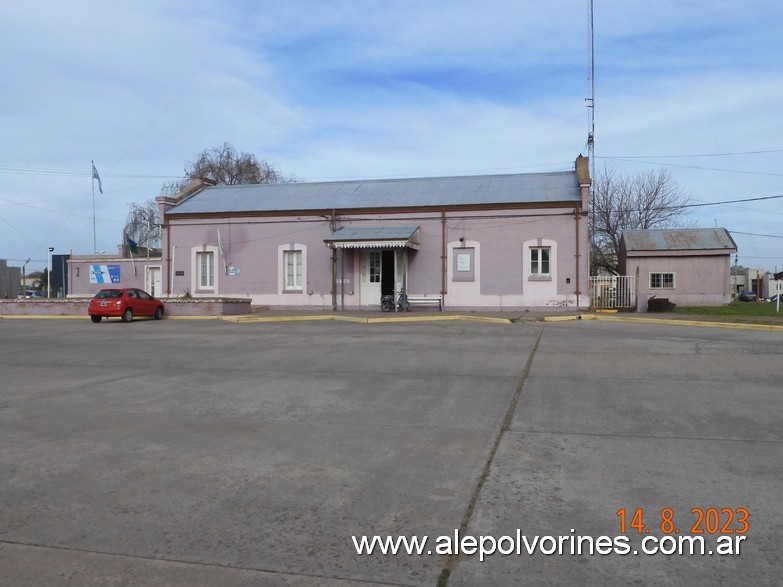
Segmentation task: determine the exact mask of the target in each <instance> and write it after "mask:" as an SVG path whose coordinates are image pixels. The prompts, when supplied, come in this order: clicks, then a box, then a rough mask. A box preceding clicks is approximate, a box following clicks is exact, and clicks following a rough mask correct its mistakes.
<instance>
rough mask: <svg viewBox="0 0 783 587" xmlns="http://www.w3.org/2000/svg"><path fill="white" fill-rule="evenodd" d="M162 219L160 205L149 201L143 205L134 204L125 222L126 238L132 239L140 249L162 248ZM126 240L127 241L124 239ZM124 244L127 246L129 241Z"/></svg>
mask: <svg viewBox="0 0 783 587" xmlns="http://www.w3.org/2000/svg"><path fill="white" fill-rule="evenodd" d="M159 224H160V218H159V212H158V204H157V202H155V200H148V201H146V202H144V203H143V204H137V203H135V202H134V203H132V204H131V205H130V210H129V211H128V219H127V221H126V222H125V228H124V233H125V238H126V239H127V238H129V239H131V240H132V241H133V242H134V243H136V245H137V246H139V247H145V248H147V249H157V248H160V226H159ZM123 240H125V239H123ZM123 244H125V245H127V244H128V243H127V241H126V242H124V243H123Z"/></svg>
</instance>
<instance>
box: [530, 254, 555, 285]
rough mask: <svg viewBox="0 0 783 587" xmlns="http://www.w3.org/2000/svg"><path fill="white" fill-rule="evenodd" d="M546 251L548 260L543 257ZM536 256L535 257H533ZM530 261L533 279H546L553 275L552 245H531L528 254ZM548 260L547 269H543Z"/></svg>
mask: <svg viewBox="0 0 783 587" xmlns="http://www.w3.org/2000/svg"><path fill="white" fill-rule="evenodd" d="M543 252H546V261H544V259H543V258H542V253H543ZM534 256H535V259H534V258H533V257H534ZM528 260H529V262H530V277H531V278H533V279H536V278H538V279H544V278H551V277H552V247H550V246H535V247H530V253H529V255H528ZM545 262H546V268H547V271H542V269H543V264H544V263H545Z"/></svg>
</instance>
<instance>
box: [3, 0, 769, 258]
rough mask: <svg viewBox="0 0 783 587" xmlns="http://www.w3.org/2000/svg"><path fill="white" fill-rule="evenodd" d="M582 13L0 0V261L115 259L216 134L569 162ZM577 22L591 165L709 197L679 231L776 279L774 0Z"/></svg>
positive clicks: (679, 4)
mask: <svg viewBox="0 0 783 587" xmlns="http://www.w3.org/2000/svg"><path fill="white" fill-rule="evenodd" d="M588 6H589V0H548V1H546V2H544V1H530V2H518V1H513V0H502V1H501V0H484V1H483V2H481V3H477V2H474V1H471V2H468V1H463V0H448V1H445V0H429V1H427V2H422V1H421V0H416V1H408V0H385V1H376V0H350V1H348V0H330V1H328V2H324V1H322V0H258V1H252V0H215V1H211V0H204V1H198V0H188V1H184V0H154V1H153V0H137V1H133V2H131V1H128V0H125V1H123V0H118V1H116V2H105V1H88V0H69V1H68V2H62V1H59V0H58V1H52V0H30V1H29V2H4V3H3V6H2V8H1V9H0V55H2V64H3V68H2V69H3V75H2V76H0V133H1V135H0V136H2V140H1V141H0V259H7V260H8V264H9V265H11V266H20V267H21V266H22V265H23V264H24V263H25V262H26V261H27V259H30V261H29V263H27V265H26V270H27V272H28V273H29V272H31V271H35V270H40V269H43V268H44V267H46V265H47V258H48V248H49V247H54V254H58V253H64V254H68V253H73V254H77V255H79V254H91V253H93V251H94V249H95V250H97V251H106V252H107V253H114V252H116V251H117V246H118V245H119V244H120V243H121V241H122V238H123V237H122V229H123V226H124V224H125V222H126V219H127V215H128V211H129V207H130V205H131V204H132V203H134V202H135V203H143V202H146V201H148V200H151V199H153V198H154V197H155V196H156V195H158V194H159V193H160V190H161V187H162V185H163V183H164V182H170V181H174V180H177V179H180V178H182V177H183V175H184V171H185V168H186V167H187V166H188V164H189V163H190V162H191V161H193V160H195V158H196V156H197V155H198V154H199V153H200V152H201V151H203V150H204V149H209V148H213V147H218V146H221V145H222V144H223V143H225V142H229V143H231V144H232V145H233V146H234V147H235V148H236V149H237V150H239V151H242V152H246V153H253V154H254V155H255V156H256V157H257V158H258V159H264V160H267V161H268V162H270V163H272V164H274V165H275V166H276V167H277V168H278V169H279V170H280V171H281V172H282V173H283V174H284V175H287V176H293V177H296V178H297V179H299V180H300V181H332V180H348V179H365V178H367V179H369V178H396V177H431V176H450V175H477V174H503V173H533V172H546V171H562V170H567V169H571V168H573V164H574V159H575V158H576V156H577V155H579V154H580V153H582V154H585V155H586V154H587V135H588V132H589V130H590V129H589V111H588V108H586V106H585V98H587V97H589V96H590V95H591V94H590V93H591V87H590V80H589V71H590V69H589V57H588V56H589V51H588V21H589V19H588V16H587V15H588ZM593 22H594V29H593V30H594V36H593V45H594V54H595V59H594V69H595V75H594V78H593V81H594V83H595V102H594V116H595V143H594V152H595V160H594V165H595V167H596V168H597V169H598V170H600V169H603V168H608V169H611V170H613V171H615V172H617V173H620V174H622V175H628V176H632V175H635V174H637V173H640V172H647V171H650V170H660V169H665V170H666V171H668V172H670V173H671V175H672V177H673V178H674V180H675V181H676V182H677V185H678V186H679V187H681V188H683V190H684V191H686V192H687V193H688V194H689V195H690V197H691V199H692V202H693V203H698V204H710V205H705V206H698V207H694V208H691V209H690V211H689V213H688V216H687V218H686V220H687V222H688V223H689V224H690V225H692V226H697V227H703V228H708V227H715V226H719V227H726V228H727V229H729V230H730V231H732V235H733V237H734V240H735V241H736V242H737V245H738V248H739V252H738V261H739V263H740V264H741V265H744V266H747V267H760V268H765V269H767V270H770V271H774V270H781V269H783V198H770V196H781V195H783V166H781V165H780V163H779V162H780V161H781V160H783V116H781V105H783V69H782V68H783V64H782V63H781V55H783V3H780V2H770V1H769V0H745V1H744V2H742V3H739V2H736V0H712V1H710V2H703V1H702V0H656V1H655V2H653V1H651V0H634V1H632V2H629V1H627V0H594V6H593ZM91 161H94V162H95V167H96V169H97V170H98V173H99V174H100V177H101V183H102V188H103V193H102V194H101V193H100V192H99V189H98V185H97V182H94V181H93V179H92V173H91ZM93 189H94V192H95V196H94V199H93ZM761 198H768V199H761ZM733 200H751V201H743V202H734V203H722V202H730V201H733ZM93 202H94V207H93ZM713 204H714V205H713ZM93 217H94V218H95V230H94V231H93ZM93 237H95V242H96V246H95V247H93Z"/></svg>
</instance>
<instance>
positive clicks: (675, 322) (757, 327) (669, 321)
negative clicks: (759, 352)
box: [544, 314, 783, 332]
mask: <svg viewBox="0 0 783 587" xmlns="http://www.w3.org/2000/svg"><path fill="white" fill-rule="evenodd" d="M566 320H604V321H608V322H635V323H638V324H666V325H669V326H700V327H702V328H729V329H732V330H763V331H767V332H770V331H771V332H783V326H776V325H773V324H741V323H738V322H705V321H701V320H673V319H671V318H627V317H623V316H613V315H598V314H582V315H579V316H546V317H544V322H562V321H566Z"/></svg>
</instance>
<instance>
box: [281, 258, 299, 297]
mask: <svg viewBox="0 0 783 587" xmlns="http://www.w3.org/2000/svg"><path fill="white" fill-rule="evenodd" d="M303 257H304V255H303V254H302V251H301V250H299V249H292V250H288V251H283V283H284V289H285V290H286V291H302V290H303V289H304V284H303V279H302V278H303V276H304V267H303V265H304V263H303ZM292 268H293V271H291V269H292Z"/></svg>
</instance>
